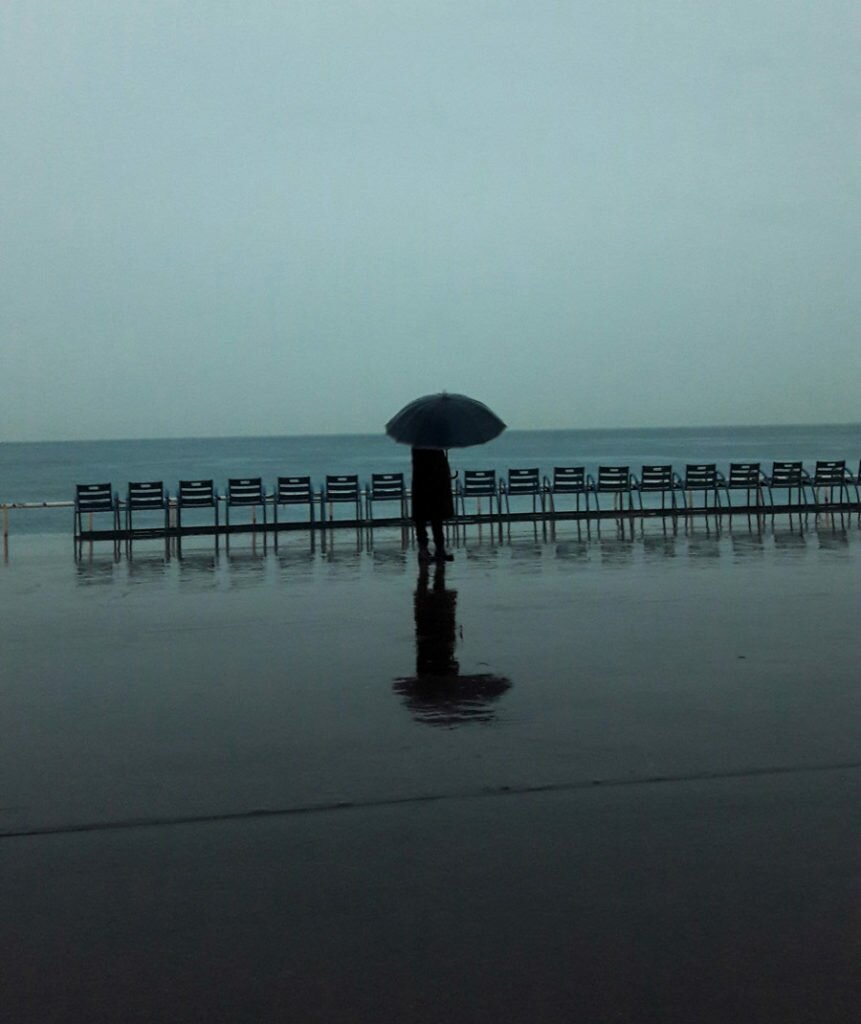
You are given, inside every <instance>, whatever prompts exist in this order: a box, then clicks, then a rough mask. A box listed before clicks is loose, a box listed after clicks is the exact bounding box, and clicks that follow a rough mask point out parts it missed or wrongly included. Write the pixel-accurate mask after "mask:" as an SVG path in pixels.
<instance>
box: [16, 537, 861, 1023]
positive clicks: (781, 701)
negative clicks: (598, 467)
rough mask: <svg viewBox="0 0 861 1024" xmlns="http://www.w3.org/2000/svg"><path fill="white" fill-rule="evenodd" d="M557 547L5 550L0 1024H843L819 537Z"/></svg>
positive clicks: (528, 540)
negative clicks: (739, 1022) (568, 1023)
mask: <svg viewBox="0 0 861 1024" xmlns="http://www.w3.org/2000/svg"><path fill="white" fill-rule="evenodd" d="M565 525H566V528H565V529H563V528H562V524H560V527H559V529H558V530H557V531H556V534H555V536H550V535H545V534H543V533H542V532H541V531H540V530H538V531H535V530H533V529H532V528H531V527H528V528H522V529H520V530H519V531H514V533H513V534H512V535H511V536H510V537H508V536H506V537H505V539H504V540H503V541H502V542H500V541H499V539H498V538H497V537H496V536H495V535H493V534H491V533H490V532H489V531H486V530H485V531H483V532H479V530H478V528H477V527H474V528H472V529H471V530H469V531H467V535H466V537H465V539H464V538H461V541H460V544H459V546H458V547H457V548H456V549H455V552H456V556H457V557H456V560H455V562H454V563H453V564H452V565H450V566H447V567H444V568H443V567H439V568H437V567H435V566H432V567H431V568H430V569H429V570H428V571H427V572H426V573H421V572H420V571H419V568H418V566H417V564H416V561H415V555H414V552H413V551H411V550H409V549H404V548H403V547H402V545H401V542H400V534H399V532H397V531H381V530H378V531H375V533H374V535H373V536H371V537H368V536H366V535H364V534H362V535H359V536H356V535H355V534H354V533H352V532H343V533H338V534H335V535H333V536H332V537H330V538H329V541H328V543H327V544H326V546H325V547H323V548H321V546H320V544H319V541H318V542H317V544H316V546H315V547H314V548H313V549H312V547H311V545H310V541H309V539H308V538H307V537H300V536H290V537H289V540H288V542H287V543H284V542H283V541H282V543H281V544H280V547H279V549H278V550H277V551H275V550H273V548H272V546H271V544H270V546H269V547H268V549H266V550H264V549H263V548H262V546H261V545H260V544H256V545H255V544H253V542H252V540H251V538H248V539H246V540H245V541H244V543H243V544H242V545H235V544H232V545H231V550H230V553H229V555H228V554H227V553H226V552H225V551H224V550H223V549H222V550H221V551H220V552H219V553H218V554H217V555H216V554H215V553H214V552H213V550H212V549H211V547H209V546H208V544H207V543H206V542H205V541H204V540H203V539H201V540H200V542H199V543H197V544H196V545H194V546H192V545H188V544H186V545H184V550H183V557H182V558H181V559H180V558H177V557H176V555H175V554H174V555H173V557H170V558H166V557H165V552H164V549H163V546H162V545H160V544H159V543H158V542H146V543H141V544H136V545H135V548H134V551H133V553H132V556H131V557H128V556H127V555H126V554H125V553H123V554H122V555H121V556H120V557H119V559H115V558H114V557H113V554H112V550H111V547H110V545H103V546H97V547H96V548H95V549H94V551H93V552H92V556H91V557H90V556H89V554H88V553H86V552H85V555H86V557H84V558H83V559H82V560H80V561H77V562H76V561H75V560H74V559H73V558H72V550H71V543H70V542H66V539H65V538H42V539H40V538H25V539H24V540H22V541H21V542H19V543H16V545H15V548H14V550H13V552H12V555H11V556H10V558H9V560H8V562H7V563H5V564H3V565H0V641H2V650H3V682H2V698H0V699H2V720H3V722H4V742H3V744H2V747H0V779H2V783H0V787H2V788H0V865H2V877H3V879H4V881H3V905H4V907H7V908H8V910H7V912H6V913H4V915H3V925H2V928H0V936H2V939H0V952H2V955H3V957H4V963H6V965H7V969H6V971H4V973H5V974H6V978H5V979H4V990H5V992H7V993H8V994H9V998H11V1000H12V1002H11V1003H10V1004H9V1005H10V1006H11V1007H12V1008H13V1009H14V1013H13V1014H12V1016H11V1019H14V1020H34V1021H35V1020H39V1021H41V1020H77V1019H88V1020H116V1019H140V1020H164V1019H172V1020H183V1021H184V1020H200V1019H209V1020H283V1019H287V1018H291V1019H297V1020H313V1021H316V1020H321V1021H322V1020H335V1021H339V1020H344V1021H347V1020H371V1019H377V1018H379V1017H380V1016H385V1017H390V1018H392V1019H395V1018H397V1019H401V1020H406V1021H412V1020H415V1021H425V1020H442V1019H445V1020H463V1021H476V1020H491V1019H493V1020H501V1019H506V1020H523V1021H536V1020H537V1021H544V1020H547V1021H556V1020H559V1021H562V1020H572V1019H584V1020H601V1021H603V1020H607V1021H617V1020H624V1021H652V1020H654V1021H676V1020H678V1021H700V1020H702V1021H712V1020H714V1021H725V1020H727V1019H729V1018H730V1017H731V1016H735V1017H741V1019H744V1020H750V1021H758V1020H780V1021H795V1020H797V1021H807V1020H810V1021H813V1020H816V1021H843V1020H850V1019H852V1018H851V1016H847V1015H846V1014H847V1013H848V1012H849V1008H850V1007H852V1006H853V1005H854V1004H853V1000H856V1001H857V999H858V997H859V995H861V991H859V988H861V986H859V977H858V969H857V963H858V953H859V949H858V939H859V924H861V919H859V875H861V872H859V860H858V854H859V842H858V840H859V836H860V835H861V832H859V827H858V826H859V822H858V814H857V806H858V797H859V795H861V794H859V789H861V785H859V783H861V743H859V739H858V729H857V723H858V721H859V710H861V707H859V705H861V696H859V686H858V679H859V673H858V660H857V653H856V652H857V639H856V633H855V628H856V622H857V616H858V609H859V608H861V600H859V598H861V573H859V569H861V533H859V530H858V527H857V525H856V522H855V520H854V519H853V520H852V521H850V522H848V523H845V522H840V521H837V522H829V521H824V520H820V521H819V522H817V523H816V524H815V527H814V524H813V521H812V520H811V522H810V523H808V528H807V529H801V528H800V524H799V523H798V522H797V520H796V521H795V522H794V523H792V524H790V523H789V522H787V521H785V520H784V521H781V520H780V519H779V518H778V519H777V520H776V521H775V523H774V524H773V525H772V524H771V523H770V522H769V523H766V524H765V527H764V528H763V529H762V530H761V531H759V530H756V529H748V528H747V524H746V523H745V524H744V525H743V526H742V525H741V524H740V523H739V522H736V523H734V524H733V528H732V529H731V530H730V529H728V527H727V524H726V523H724V524H723V526H722V528H720V529H718V528H717V524H715V523H711V524H709V523H704V522H700V523H698V524H696V525H695V526H693V527H691V528H689V529H687V530H686V529H685V528H684V525H680V527H679V528H678V529H677V530H675V531H674V530H672V529H671V528H670V529H663V528H662V526H661V525H660V524H658V523H647V524H645V527H644V528H642V529H641V528H640V526H639V525H637V526H636V527H635V528H634V529H633V530H632V529H631V528H630V527H629V526H626V527H625V528H624V529H622V530H617V529H616V528H615V527H614V528H609V529H608V528H607V527H606V526H604V525H602V528H601V531H600V532H599V531H597V530H596V529H595V528H594V526H593V528H592V530H591V531H590V532H588V533H587V532H586V531H585V530H583V529H582V528H581V529H579V530H578V528H577V526H576V524H565ZM6 998H7V996H6V995H5V994H4V1000H5V999H6Z"/></svg>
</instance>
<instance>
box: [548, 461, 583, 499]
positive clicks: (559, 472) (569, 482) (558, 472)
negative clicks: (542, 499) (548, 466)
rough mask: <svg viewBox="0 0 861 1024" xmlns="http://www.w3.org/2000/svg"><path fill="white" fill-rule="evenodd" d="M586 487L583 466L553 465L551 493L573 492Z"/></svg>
mask: <svg viewBox="0 0 861 1024" xmlns="http://www.w3.org/2000/svg"><path fill="white" fill-rule="evenodd" d="M585 489H586V470H585V469H584V467H583V466H554V467H553V493H554V494H575V493H576V492H577V491H583V490H585Z"/></svg>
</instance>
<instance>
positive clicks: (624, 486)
mask: <svg viewBox="0 0 861 1024" xmlns="http://www.w3.org/2000/svg"><path fill="white" fill-rule="evenodd" d="M592 493H593V494H594V495H595V508H596V509H598V511H599V512H600V510H601V505H600V502H599V501H598V495H599V494H612V495H613V496H614V497H613V503H614V507H615V506H616V505H618V508H619V511H621V510H622V506H623V504H624V500H623V496H624V495H625V494H627V495H628V510H629V511H633V509H634V495H633V492H632V490H631V471H630V469H629V468H628V466H599V467H598V479H597V480H596V481H595V482H594V483H593V485H592Z"/></svg>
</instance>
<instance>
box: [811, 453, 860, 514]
mask: <svg viewBox="0 0 861 1024" xmlns="http://www.w3.org/2000/svg"><path fill="white" fill-rule="evenodd" d="M849 484H853V485H855V489H856V493H857V485H856V484H855V481H854V480H853V479H852V475H851V474H850V473H849V471H848V470H847V469H846V462H845V460H844V459H840V460H839V461H838V460H833V461H828V462H822V461H820V462H817V463H816V468H815V469H814V471H813V480H812V481H811V484H810V486H811V490H812V491H813V504H814V505H815V507H816V510H817V511H820V510H821V509H822V508H823V507H827V505H828V504H833V502H834V490H835V488H836V489H837V492H838V496H839V502H840V504H841V505H842V504H843V502H844V501H846V502H848V501H849V486H848V485H849ZM826 489H827V490H828V502H823V501H821V500H820V495H821V494H822V493H823V491H825V490H826Z"/></svg>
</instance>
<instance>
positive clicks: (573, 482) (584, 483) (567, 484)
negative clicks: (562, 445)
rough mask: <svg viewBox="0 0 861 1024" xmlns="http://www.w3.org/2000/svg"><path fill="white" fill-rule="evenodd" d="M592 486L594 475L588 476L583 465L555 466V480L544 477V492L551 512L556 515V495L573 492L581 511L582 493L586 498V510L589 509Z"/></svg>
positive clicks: (577, 508) (578, 508) (577, 506)
mask: <svg viewBox="0 0 861 1024" xmlns="http://www.w3.org/2000/svg"><path fill="white" fill-rule="evenodd" d="M591 488H592V477H591V476H590V477H587V476H586V470H585V469H584V468H583V467H582V466H554V467H553V480H552V481H551V480H549V479H548V478H547V477H545V478H544V492H545V494H546V495H547V500H548V501H549V503H550V514H551V515H556V495H557V494H573V495H574V496H575V499H576V505H575V508H576V510H577V512H579V511H580V495H581V494H582V495H583V497H584V498H585V499H586V511H587V512H588V511H589V492H590V490H591Z"/></svg>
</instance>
